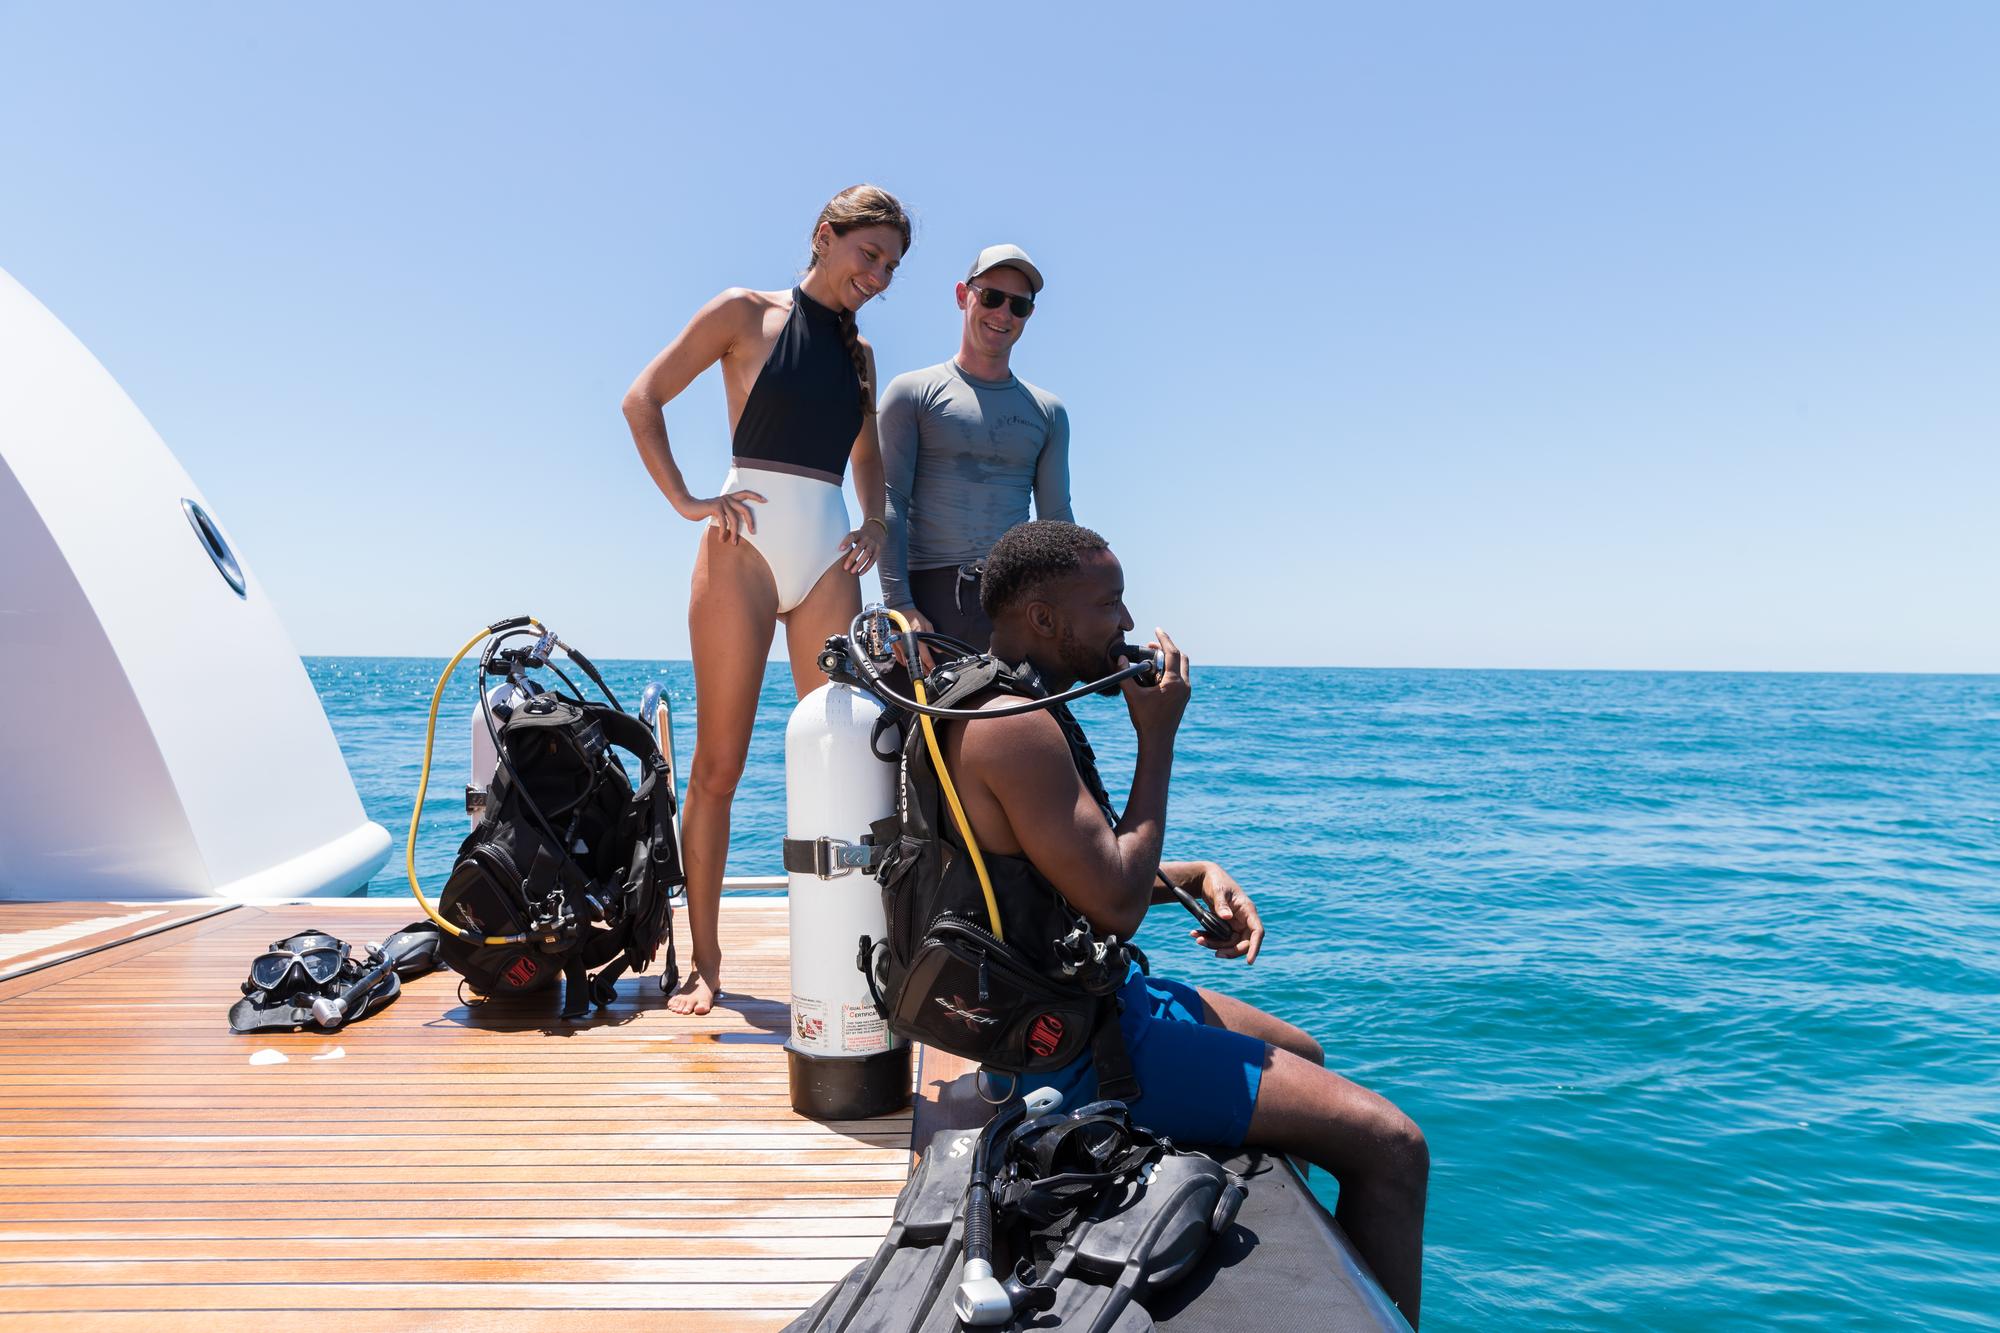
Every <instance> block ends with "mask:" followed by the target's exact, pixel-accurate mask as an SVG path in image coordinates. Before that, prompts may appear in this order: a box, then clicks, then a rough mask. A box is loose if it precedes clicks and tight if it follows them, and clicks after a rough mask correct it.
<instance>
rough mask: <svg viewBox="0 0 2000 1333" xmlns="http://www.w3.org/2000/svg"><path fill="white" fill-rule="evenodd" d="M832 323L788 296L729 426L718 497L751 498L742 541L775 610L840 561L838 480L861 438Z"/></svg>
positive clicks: (836, 319) (857, 400)
mask: <svg viewBox="0 0 2000 1333" xmlns="http://www.w3.org/2000/svg"><path fill="white" fill-rule="evenodd" d="M840 323H841V320H840V313H839V312H838V311H836V310H833V309H831V308H830V307H828V306H823V305H821V304H820V303H819V302H817V301H815V300H813V299H812V298H811V297H810V296H807V295H806V294H805V293H804V292H803V291H801V290H800V289H799V288H797V287H794V288H792V313H791V314H790V315H788V316H787V317H786V319H785V327H784V329H783V331H782V332H780V333H779V334H778V341H777V345H776V346H774V347H772V349H771V355H770V358H769V359H768V360H766V361H765V362H764V368H763V370H761V371H759V372H758V375H757V382H756V383H755V384H753V385H751V386H750V397H749V398H748V399H747V400H746V401H745V402H744V404H743V415H742V416H741V417H739V418H737V421H736V436H735V439H734V440H733V442H732V445H731V449H730V452H731V454H732V455H733V457H732V459H731V462H732V463H733V466H732V467H731V468H730V469H729V475H728V476H727V477H726V478H724V479H723V482H722V489H723V493H724V494H728V493H729V492H731V491H741V490H750V491H755V492H757V493H758V494H759V495H762V496H763V497H764V498H765V501H766V503H764V504H760V505H756V506H755V508H754V510H753V512H754V513H755V514H756V518H757V530H756V531H755V532H746V533H744V534H743V536H744V540H746V541H748V542H749V543H750V544H751V545H752V546H754V547H756V548H757V551H758V554H760V555H762V556H763V557H764V563H765V564H767V565H769V566H770V567H771V578H772V580H773V581H774V582H775V583H776V584H777V587H778V610H779V612H780V613H783V612H786V611H790V610H791V609H792V608H793V607H795V606H797V605H798V604H799V603H800V602H803V601H804V600H805V599H806V595H807V594H808V593H810V592H811V591H812V590H813V585H814V584H816V583H818V582H819V579H820V575H822V574H824V573H826V571H827V569H828V568H829V567H830V566H831V565H833V564H834V563H835V562H836V561H837V560H839V559H840V557H841V551H840V542H841V539H842V538H843V537H845V536H846V535H847V534H848V533H849V532H851V531H852V530H853V529H852V526H851V525H850V524H849V523H848V521H847V502H846V500H845V499H844V498H843V497H842V496H841V493H840V482H841V478H842V477H843V476H845V475H846V472H847V456H848V454H849V453H850V452H851V451H852V450H853V448H854V437H855V436H856V435H858V434H859V433H860V431H861V377H860V375H859V374H858V373H856V371H855V369H854V358H853V357H852V356H850V355H849V354H848V351H847V345H846V343H845V342H844V341H843V340H842V338H841V335H840Z"/></svg>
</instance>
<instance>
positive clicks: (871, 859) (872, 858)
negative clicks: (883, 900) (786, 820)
mask: <svg viewBox="0 0 2000 1333" xmlns="http://www.w3.org/2000/svg"><path fill="white" fill-rule="evenodd" d="M881 857H882V849H881V848H880V847H876V846H872V845H870V844H867V843H859V842H843V841H842V840H841V839H839V838H786V839H785V869H786V870H788V871H798V872H800V873H802V874H807V875H812V876H814V877H815V878H818V879H839V878H840V877H841V876H842V875H850V874H852V873H854V872H855V871H857V870H873V869H874V868H875V863H876V862H877V861H879V860H880V859H881Z"/></svg>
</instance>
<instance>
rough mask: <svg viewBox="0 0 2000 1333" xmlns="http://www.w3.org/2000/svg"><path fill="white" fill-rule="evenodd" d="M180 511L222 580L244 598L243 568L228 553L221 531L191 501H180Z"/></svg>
mask: <svg viewBox="0 0 2000 1333" xmlns="http://www.w3.org/2000/svg"><path fill="white" fill-rule="evenodd" d="M181 510H182V512H183V513H185V514H186V515H187V517H188V523H189V524H191V525H192V526H193V528H194V535H195V536H196V537H197V538H199V539H200V541H201V549H202V550H204V551H206V552H208V558H209V559H210V560H213V561H214V562H215V567H216V569H217V570H218V571H220V573H221V574H222V577H223V580H224V581H225V582H227V583H228V584H229V586H230V587H231V588H233V589H234V590H235V592H236V595H237V596H238V597H244V596H246V595H247V594H246V593H245V592H244V591H243V567H242V566H241V565H239V564H237V563H236V556H235V555H234V553H232V552H231V551H230V549H229V543H228V542H227V541H225V540H224V539H223V536H222V529H221V528H218V527H216V526H215V520H214V519H212V518H210V517H209V516H208V511H207V510H206V509H203V508H202V507H201V506H200V505H198V504H196V503H195V502H194V501H192V500H182V501H181Z"/></svg>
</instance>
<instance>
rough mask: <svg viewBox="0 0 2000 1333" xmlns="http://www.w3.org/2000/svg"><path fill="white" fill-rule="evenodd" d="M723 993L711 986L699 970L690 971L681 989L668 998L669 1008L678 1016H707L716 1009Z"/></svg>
mask: <svg viewBox="0 0 2000 1333" xmlns="http://www.w3.org/2000/svg"><path fill="white" fill-rule="evenodd" d="M721 994H722V992H721V991H720V990H719V989H718V988H716V987H715V986H712V985H710V984H709V982H708V980H707V978H706V977H705V976H704V975H703V974H702V972H701V970H700V969H699V968H693V969H690V970H689V972H688V977H687V980H686V981H683V982H682V983H681V988H680V989H679V990H677V991H675V992H674V993H673V994H672V995H670V996H668V997H667V1008H668V1009H670V1010H671V1011H673V1012H674V1013H677V1014H696V1015H699V1014H705V1013H707V1012H708V1011H709V1010H711V1009H713V1008H714V1007H715V1002H716V1000H717V999H718V998H719V997H720V996H721Z"/></svg>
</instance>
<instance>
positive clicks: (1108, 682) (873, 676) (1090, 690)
mask: <svg viewBox="0 0 2000 1333" xmlns="http://www.w3.org/2000/svg"><path fill="white" fill-rule="evenodd" d="M880 614H881V612H879V611H863V612H862V613H861V614H860V615H858V616H856V617H855V618H854V619H853V621H852V622H851V623H850V624H849V625H848V627H847V635H848V646H849V649H850V652H849V653H848V660H849V661H850V662H852V663H854V664H855V665H856V667H857V668H859V673H860V676H861V678H862V682H861V683H862V686H863V688H865V689H866V690H867V691H868V692H869V693H870V694H872V695H874V696H875V697H876V698H878V699H880V700H881V701H882V702H883V703H887V704H893V705H894V706H896V707H897V708H900V709H902V710H904V711H905V712H909V713H918V714H921V715H922V716H924V717H936V718H943V719H945V720H947V721H954V722H969V721H973V720H976V719H978V718H999V717H1019V716H1020V715H1022V714H1023V713H1032V712H1034V711H1035V710H1036V709H1038V708H1053V707H1055V706H1056V705H1057V704H1066V703H1068V702H1070V701H1071V700H1072V699H1081V698H1082V697H1083V696H1084V695H1086V694H1098V693H1101V692H1103V691H1105V690H1109V689H1111V688H1113V687H1115V686H1117V685H1119V684H1121V683H1122V682H1124V681H1127V680H1137V681H1138V682H1139V683H1140V684H1141V685H1150V684H1151V683H1153V681H1155V680H1158V679H1159V677H1160V674H1161V673H1162V672H1164V671H1165V670H1166V654H1164V653H1162V652H1160V651H1159V650H1158V649H1152V648H1140V647H1137V646H1135V645H1133V644H1129V643H1128V644H1126V645H1125V648H1124V654H1125V656H1126V657H1128V658H1131V659H1132V660H1131V662H1130V664H1129V665H1127V666H1124V667H1121V668H1120V669H1119V670H1117V671H1114V672H1112V673H1111V674H1110V675H1108V676H1105V677H1103V678H1102V679H1100V680H1093V681H1089V682H1086V683H1085V684H1082V685H1073V686H1071V687H1070V688H1069V689H1067V690H1064V691H1063V692H1062V693H1061V694H1051V695H1049V696H1048V697H1046V698H1043V699H1026V700H1023V701H1022V702H1020V703H1018V704H1008V705H1006V706H1005V707H1001V708H939V707H938V706H937V705H935V704H927V703H919V702H918V701H917V700H915V699H911V698H908V697H906V696H905V695H902V694H899V693H898V692H897V691H896V689H895V687H894V686H892V685H890V684H889V682H888V681H886V680H884V679H883V678H882V673H881V672H880V671H879V670H877V669H876V666H875V655H874V654H873V653H871V652H870V651H869V650H868V647H867V643H868V639H867V636H866V634H865V633H864V632H863V626H864V624H865V622H866V621H867V620H868V619H869V618H870V617H871V616H879V615H880ZM897 637H898V638H900V639H901V641H902V643H903V645H904V646H903V655H904V657H905V658H907V659H908V660H909V662H910V663H911V666H910V670H911V671H912V672H913V673H914V672H915V671H916V665H915V663H916V661H917V654H916V651H915V649H916V646H917V644H918V643H919V642H921V641H923V640H937V641H941V642H944V643H947V644H950V645H951V646H953V647H957V648H966V649H967V651H968V652H970V651H971V650H970V649H969V648H967V645H965V644H964V643H962V642H960V641H959V640H957V639H954V638H952V637H951V636H950V635H948V634H928V633H918V632H916V631H911V632H909V633H906V634H901V635H898V636H897ZM1135 654H1136V656H1135Z"/></svg>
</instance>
